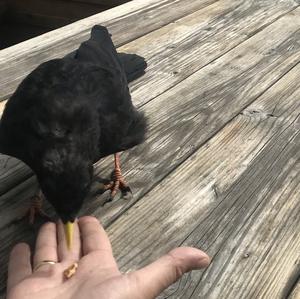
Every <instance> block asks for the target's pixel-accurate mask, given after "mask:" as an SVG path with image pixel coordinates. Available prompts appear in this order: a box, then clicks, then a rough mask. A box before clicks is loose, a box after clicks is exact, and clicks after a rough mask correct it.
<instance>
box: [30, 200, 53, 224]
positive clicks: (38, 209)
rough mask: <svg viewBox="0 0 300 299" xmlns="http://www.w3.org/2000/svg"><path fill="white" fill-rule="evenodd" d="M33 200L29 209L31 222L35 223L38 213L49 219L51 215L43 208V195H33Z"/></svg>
mask: <svg viewBox="0 0 300 299" xmlns="http://www.w3.org/2000/svg"><path fill="white" fill-rule="evenodd" d="M31 200H32V202H31V207H30V208H29V211H28V217H29V223H30V224H34V221H35V218H36V215H39V216H41V217H43V218H46V219H47V220H49V219H50V217H49V216H48V215H47V213H46V212H45V211H44V210H43V209H42V203H43V199H42V198H41V196H39V195H35V196H33V197H32V199H31Z"/></svg>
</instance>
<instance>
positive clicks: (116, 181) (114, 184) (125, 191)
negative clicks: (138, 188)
mask: <svg viewBox="0 0 300 299" xmlns="http://www.w3.org/2000/svg"><path fill="white" fill-rule="evenodd" d="M107 190H110V197H109V199H108V200H106V201H105V203H108V202H111V201H112V200H113V199H114V197H115V196H116V194H117V192H118V190H120V191H121V193H122V198H124V199H128V198H130V197H131V196H132V192H131V189H130V187H129V186H128V184H127V183H126V181H125V179H124V177H123V175H122V173H121V168H120V159H119V154H115V169H114V171H113V173H112V180H111V182H110V183H108V184H105V185H104V191H107Z"/></svg>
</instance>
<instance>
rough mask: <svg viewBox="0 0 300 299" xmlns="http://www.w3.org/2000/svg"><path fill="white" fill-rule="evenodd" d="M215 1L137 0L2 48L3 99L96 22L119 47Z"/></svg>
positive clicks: (0, 94) (0, 82) (83, 36)
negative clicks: (108, 33)
mask: <svg viewBox="0 0 300 299" xmlns="http://www.w3.org/2000/svg"><path fill="white" fill-rule="evenodd" d="M213 2H216V0H195V1H188V0H175V1H174V0H163V1H161V0H135V1H132V2H128V3H126V4H124V5H120V6H118V7H116V8H112V9H111V10H107V11H105V12H102V13H100V14H96V15H94V16H91V17H89V18H86V19H83V20H80V21H77V22H75V23H72V24H70V25H67V26H65V27H62V28H59V29H56V30H53V31H51V32H48V33H45V34H44V35H41V36H39V37H36V38H34V39H31V40H27V41H24V42H22V43H20V44H18V45H15V46H12V47H9V48H7V49H4V50H2V51H0V87H1V88H0V99H1V100H3V99H7V98H8V97H9V96H10V95H11V94H12V92H13V91H14V90H15V88H16V86H17V85H18V84H19V83H20V81H21V80H22V79H23V78H24V77H25V76H26V75H27V74H28V73H29V72H31V71H32V70H33V69H34V68H35V67H36V66H37V65H39V64H40V63H42V62H44V61H46V60H49V59H53V58H57V57H62V56H64V55H66V54H67V53H69V52H71V51H73V50H75V49H76V48H78V46H79V44H80V43H81V42H83V41H84V40H86V39H87V38H88V36H89V34H90V29H91V27H92V26H93V25H96V24H102V25H104V26H107V27H108V28H109V30H110V32H111V33H112V34H113V37H114V42H115V44H116V45H117V46H119V45H121V44H124V43H126V42H129V41H131V40H133V39H136V38H138V37H140V36H142V35H144V34H146V33H148V32H151V31H153V30H155V29H157V28H160V27H162V26H164V25H166V24H168V23H170V22H172V21H174V20H177V19H179V18H181V17H182V16H184V15H186V14H189V13H191V12H192V11H195V10H198V9H201V8H203V7H205V6H207V5H209V4H211V3H213ZM120 24H122V25H120Z"/></svg>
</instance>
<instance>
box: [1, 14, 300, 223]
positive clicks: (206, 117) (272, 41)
mask: <svg viewBox="0 0 300 299" xmlns="http://www.w3.org/2000/svg"><path fill="white" fill-rule="evenodd" d="M298 14H299V10H297V12H294V13H291V14H289V15H288V16H286V17H284V18H282V19H280V20H278V21H277V22H276V23H274V24H272V25H271V26H269V27H268V28H266V29H265V30H263V31H262V32H260V33H259V34H257V35H255V36H254V37H252V38H251V39H249V40H248V41H247V42H245V43H243V44H242V45H240V46H238V47H236V48H235V49H234V50H233V51H231V52H229V53H227V54H226V55H224V56H223V57H221V58H220V59H218V60H216V61H215V62H214V63H213V64H212V65H209V66H207V67H206V68H203V69H201V70H200V71H199V72H197V73H195V74H194V75H193V76H191V77H189V78H188V79H187V80H185V81H183V82H182V83H181V84H179V85H177V86H176V87H174V88H173V89H171V90H169V91H168V92H166V93H165V94H163V95H162V96H160V97H158V98H156V99H155V100H154V101H152V102H150V103H149V104H148V105H145V107H144V108H143V110H144V111H145V113H146V114H147V115H148V117H149V120H150V132H149V138H148V141H147V142H146V143H145V144H144V145H142V146H140V147H137V148H136V149H134V150H132V151H129V152H126V153H124V154H123V156H122V159H123V161H126V168H125V169H124V170H125V171H127V172H128V174H127V176H128V180H129V181H131V182H132V184H133V186H135V195H136V200H138V199H139V197H140V196H142V195H143V194H145V193H146V192H147V191H148V190H149V189H151V187H152V186H153V185H155V184H156V183H157V182H159V181H160V180H161V179H162V178H163V177H164V176H165V175H166V174H168V173H169V172H170V171H172V170H173V169H174V168H175V167H177V165H179V164H180V163H181V162H182V161H184V160H185V159H186V158H187V157H188V156H189V155H190V154H191V153H192V152H193V151H194V150H195V149H196V148H197V147H199V146H200V145H201V144H202V143H203V142H205V141H206V140H207V139H209V138H210V137H211V136H212V135H213V134H214V133H215V132H216V131H217V130H219V129H220V128H221V127H222V126H223V125H224V124H225V123H226V122H227V121H228V120H230V119H231V118H232V117H234V116H235V115H236V114H237V113H238V112H239V111H241V110H242V109H243V108H244V107H245V106H247V105H248V104H249V103H251V102H252V101H253V100H254V99H255V98H256V97H257V96H259V95H260V94H261V93H262V92H264V91H265V90H266V89H267V88H268V87H270V86H271V85H272V84H273V83H274V82H276V80H277V79H278V78H280V77H281V76H282V75H283V74H284V73H286V72H287V71H288V70H289V69H290V68H291V67H292V66H293V65H294V64H295V63H297V62H298V61H299V59H300V55H299V46H298V44H297V40H298V31H297V30H298V25H297V22H299V21H298V20H299V18H298ZM286 22H288V24H287V25H285V23H286ZM291 47H294V48H293V51H288V50H287V49H288V48H291ZM271 50H272V52H271V53H272V55H270V54H269V53H270V51H271ZM257 74H259V75H257ZM198 86H202V89H200V88H198ZM178 95H180V97H178ZM182 97H184V99H185V101H182ZM170 99H172V100H170ZM233 99H234V101H233ZM161 107H164V109H161ZM178 111H180V112H178ZM181 111H182V112H181ZM221 111H222V117H220V113H221ZM178 113H181V114H182V115H181V116H180V118H181V119H182V120H183V124H180V125H179V126H178V124H177V123H174V120H173V119H174V118H175V119H176V118H178V117H179V116H178ZM162 120H164V121H163V122H162ZM187 130H188V131H190V133H189V134H187V133H186V131H187ZM159 140H160V143H158V141H159ZM141 153H143V160H140V158H139V155H140V154H141ZM145 157H147V159H146V161H147V165H145V166H143V168H141V169H138V167H139V165H143V164H144V162H143V161H144V158H145ZM162 157H163V160H161V159H162ZM156 160H158V161H160V163H158V162H157V161H156ZM109 161H110V160H109V159H107V160H105V161H104V162H102V163H100V164H99V165H98V167H96V173H98V172H99V171H100V169H102V170H103V171H102V174H103V175H108V172H109V169H110V167H109V165H110V163H109ZM153 168H155V171H149V170H150V169H153ZM14 176H15V177H16V175H14ZM10 177H11V178H13V177H12V176H10ZM136 178H139V179H138V180H137V179H136ZM13 179H14V178H13ZM18 180H20V179H19V178H18ZM21 181H22V179H21ZM145 182H148V183H147V184H145ZM20 196H21V195H20ZM15 200H17V198H15ZM133 203H134V201H131V202H128V203H127V204H125V203H124V202H116V203H113V204H112V205H109V206H107V207H106V208H104V209H103V218H105V221H108V220H109V219H111V217H112V216H114V217H116V216H117V215H118V214H119V213H122V212H123V210H124V209H126V208H127V206H130V205H132V204H133ZM95 205H96V206H97V204H91V206H90V209H89V210H93V209H94V208H95ZM15 215H18V212H17V211H16V214H15ZM0 225H2V226H5V225H7V223H3V222H2V224H0Z"/></svg>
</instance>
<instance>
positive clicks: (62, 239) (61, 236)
mask: <svg viewBox="0 0 300 299" xmlns="http://www.w3.org/2000/svg"><path fill="white" fill-rule="evenodd" d="M57 239H58V258H59V260H60V261H68V262H70V261H78V260H79V259H80V257H81V240H80V234H79V227H78V221H77V219H76V220H75V222H74V226H73V241H72V248H70V249H69V248H68V246H67V241H66V235H65V228H64V225H63V223H62V222H61V221H59V222H58V224H57Z"/></svg>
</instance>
